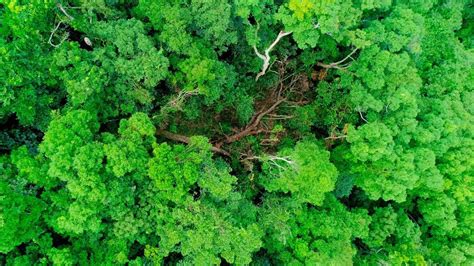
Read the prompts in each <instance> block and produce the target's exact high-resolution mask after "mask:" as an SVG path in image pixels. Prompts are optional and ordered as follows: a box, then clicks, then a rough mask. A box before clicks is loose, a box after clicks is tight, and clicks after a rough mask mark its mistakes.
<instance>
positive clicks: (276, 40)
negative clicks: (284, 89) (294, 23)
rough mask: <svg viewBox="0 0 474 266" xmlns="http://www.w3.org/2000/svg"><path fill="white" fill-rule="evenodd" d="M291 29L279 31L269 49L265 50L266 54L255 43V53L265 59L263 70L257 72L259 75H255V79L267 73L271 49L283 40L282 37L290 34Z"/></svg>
mask: <svg viewBox="0 0 474 266" xmlns="http://www.w3.org/2000/svg"><path fill="white" fill-rule="evenodd" d="M291 33H293V32H291V31H289V32H285V31H280V32H279V33H278V36H277V37H276V39H275V40H274V41H273V42H272V44H270V46H268V48H267V49H265V51H264V54H261V53H260V52H259V51H258V49H257V47H256V46H255V45H254V46H253V49H254V51H255V54H256V55H257V56H258V57H259V58H260V59H262V60H263V65H262V71H260V73H258V74H257V76H256V77H255V80H258V79H259V78H260V77H261V76H263V75H265V73H267V69H268V67H269V66H270V51H271V50H272V49H273V48H274V47H275V46H276V45H277V43H278V42H279V41H280V40H281V38H283V37H285V36H287V35H290V34H291Z"/></svg>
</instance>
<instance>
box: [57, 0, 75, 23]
mask: <svg viewBox="0 0 474 266" xmlns="http://www.w3.org/2000/svg"><path fill="white" fill-rule="evenodd" d="M57 7H58V8H59V10H61V12H63V14H64V15H65V16H66V17H67V18H68V19H70V20H74V18H73V17H72V16H71V15H69V14H68V13H67V12H66V9H64V7H63V5H61V4H60V3H58V4H57Z"/></svg>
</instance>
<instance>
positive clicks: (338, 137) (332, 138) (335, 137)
mask: <svg viewBox="0 0 474 266" xmlns="http://www.w3.org/2000/svg"><path fill="white" fill-rule="evenodd" d="M345 138H347V136H346V135H341V136H329V137H327V138H324V139H326V140H336V139H345Z"/></svg>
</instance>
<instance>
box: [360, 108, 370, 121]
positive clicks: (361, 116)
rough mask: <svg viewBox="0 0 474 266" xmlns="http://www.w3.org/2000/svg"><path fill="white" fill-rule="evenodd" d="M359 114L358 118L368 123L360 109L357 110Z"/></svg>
mask: <svg viewBox="0 0 474 266" xmlns="http://www.w3.org/2000/svg"><path fill="white" fill-rule="evenodd" d="M359 115H360V118H362V120H364V121H365V122H366V123H369V121H367V119H365V118H364V116H363V115H362V112H361V111H359Z"/></svg>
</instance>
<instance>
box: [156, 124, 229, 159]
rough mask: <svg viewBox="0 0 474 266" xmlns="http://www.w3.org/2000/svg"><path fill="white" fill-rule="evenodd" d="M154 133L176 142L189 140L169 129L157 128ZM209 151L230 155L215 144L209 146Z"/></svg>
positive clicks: (187, 141) (187, 142)
mask: <svg viewBox="0 0 474 266" xmlns="http://www.w3.org/2000/svg"><path fill="white" fill-rule="evenodd" d="M156 134H157V135H159V136H162V137H165V138H167V139H170V140H174V141H177V142H182V143H186V144H189V142H190V139H189V137H186V136H183V135H179V134H175V133H171V132H169V131H166V130H162V129H159V130H157V132H156ZM211 151H212V152H215V153H218V154H221V155H224V156H227V157H230V153H228V152H227V151H225V150H223V149H221V148H218V147H215V146H212V147H211Z"/></svg>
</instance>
